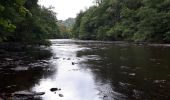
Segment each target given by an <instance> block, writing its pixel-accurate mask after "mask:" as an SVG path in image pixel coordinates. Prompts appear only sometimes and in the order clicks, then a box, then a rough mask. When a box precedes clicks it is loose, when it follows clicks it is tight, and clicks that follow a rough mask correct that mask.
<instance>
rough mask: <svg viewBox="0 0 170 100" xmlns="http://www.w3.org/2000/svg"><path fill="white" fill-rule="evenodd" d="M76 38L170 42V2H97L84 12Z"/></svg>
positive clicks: (167, 0)
mask: <svg viewBox="0 0 170 100" xmlns="http://www.w3.org/2000/svg"><path fill="white" fill-rule="evenodd" d="M72 34H73V36H74V38H79V39H93V40H94V39H96V40H127V41H152V42H170V0H96V5H94V6H92V7H90V8H89V9H87V10H86V11H84V12H80V13H79V14H78V16H77V18H76V22H75V25H74V27H73V29H72Z"/></svg>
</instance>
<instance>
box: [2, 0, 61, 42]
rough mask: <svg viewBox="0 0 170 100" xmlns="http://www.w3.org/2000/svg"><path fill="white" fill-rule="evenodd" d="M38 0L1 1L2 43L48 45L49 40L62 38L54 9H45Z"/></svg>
mask: <svg viewBox="0 0 170 100" xmlns="http://www.w3.org/2000/svg"><path fill="white" fill-rule="evenodd" d="M37 2H38V0H1V1H0V13H1V14H0V42H3V41H7V42H22V43H26V44H34V45H37V44H39V45H41V44H45V45H48V44H49V43H48V42H47V39H48V38H60V37H61V35H60V32H59V27H58V24H57V22H58V20H57V18H56V13H54V12H53V9H52V8H53V7H49V8H45V7H41V6H39V5H38V4H37Z"/></svg>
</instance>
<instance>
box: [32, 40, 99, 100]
mask: <svg viewBox="0 0 170 100" xmlns="http://www.w3.org/2000/svg"><path fill="white" fill-rule="evenodd" d="M52 43H53V45H52V47H51V48H52V51H53V54H54V57H53V58H52V59H51V62H53V65H54V66H55V68H57V71H56V73H55V74H54V75H53V76H51V77H49V78H47V79H42V81H40V83H39V84H37V85H36V86H35V87H34V88H33V90H35V91H45V92H46V94H45V95H44V96H43V99H44V100H57V99H60V100H100V97H99V95H97V94H98V93H99V90H97V87H96V85H95V82H94V77H93V75H92V73H91V70H90V69H83V68H82V66H80V65H79V63H80V62H81V58H78V57H77V52H78V51H82V50H85V49H89V48H84V47H81V46H80V45H76V44H74V42H73V41H71V40H70V41H69V40H67V41H66V40H61V41H60V40H58V41H52ZM55 58H57V59H55ZM54 87H57V88H61V91H57V92H55V93H54V92H51V91H50V88H54ZM59 94H62V95H63V96H64V97H60V96H59Z"/></svg>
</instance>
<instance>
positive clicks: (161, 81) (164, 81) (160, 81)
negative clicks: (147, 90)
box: [153, 80, 166, 84]
mask: <svg viewBox="0 0 170 100" xmlns="http://www.w3.org/2000/svg"><path fill="white" fill-rule="evenodd" d="M153 83H162V84H164V83H166V80H154V81H153Z"/></svg>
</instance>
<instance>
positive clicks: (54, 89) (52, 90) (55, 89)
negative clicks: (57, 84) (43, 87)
mask: <svg viewBox="0 0 170 100" xmlns="http://www.w3.org/2000/svg"><path fill="white" fill-rule="evenodd" d="M57 90H58V88H51V89H50V91H51V92H54V91H57Z"/></svg>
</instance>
